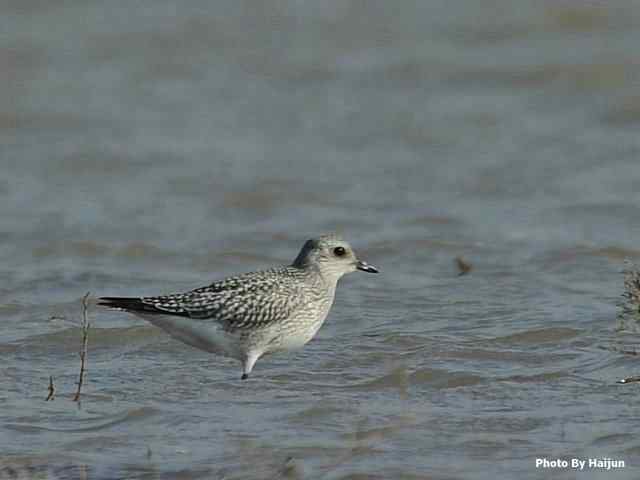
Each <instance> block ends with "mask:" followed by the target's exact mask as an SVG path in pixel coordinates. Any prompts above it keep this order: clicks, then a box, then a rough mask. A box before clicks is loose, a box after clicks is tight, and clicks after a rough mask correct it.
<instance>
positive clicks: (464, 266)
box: [455, 257, 473, 277]
mask: <svg viewBox="0 0 640 480" xmlns="http://www.w3.org/2000/svg"><path fill="white" fill-rule="evenodd" d="M455 261H456V265H457V267H458V276H459V277H460V276H462V275H466V274H467V273H469V272H470V271H471V270H473V265H471V264H470V263H469V262H467V261H466V260H465V259H464V258H462V257H456V258H455Z"/></svg>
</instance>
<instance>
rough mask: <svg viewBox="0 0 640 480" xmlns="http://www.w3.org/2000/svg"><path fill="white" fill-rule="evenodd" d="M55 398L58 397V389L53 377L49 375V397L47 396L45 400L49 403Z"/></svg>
mask: <svg viewBox="0 0 640 480" xmlns="http://www.w3.org/2000/svg"><path fill="white" fill-rule="evenodd" d="M55 396H56V387H55V385H54V384H53V376H52V375H49V395H47V398H46V399H45V401H46V402H48V401H49V400H53V399H54V397H55Z"/></svg>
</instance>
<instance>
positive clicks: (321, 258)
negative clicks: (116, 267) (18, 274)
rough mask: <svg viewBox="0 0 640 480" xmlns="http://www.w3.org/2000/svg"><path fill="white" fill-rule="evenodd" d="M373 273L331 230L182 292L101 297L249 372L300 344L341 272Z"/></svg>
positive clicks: (323, 311) (316, 324) (318, 321)
mask: <svg viewBox="0 0 640 480" xmlns="http://www.w3.org/2000/svg"><path fill="white" fill-rule="evenodd" d="M356 270H360V271H363V272H370V273H378V270H377V269H376V268H375V267H373V266H371V265H369V264H368V263H366V262H364V261H361V260H358V258H357V257H356V255H355V253H354V252H353V249H352V248H351V246H350V245H349V244H348V243H347V242H346V241H344V240H343V239H342V238H340V237H339V236H337V235H333V234H331V235H322V236H320V237H318V238H315V239H311V240H308V241H307V242H306V243H305V244H304V246H303V247H302V250H300V253H299V254H298V256H297V257H296V259H295V260H294V261H293V263H292V264H291V265H287V266H280V267H274V268H270V269H268V270H262V271H257V272H251V273H245V274H242V275H238V276H234V277H229V278H225V279H223V280H219V281H216V282H213V283H212V284H211V285H208V286H206V287H202V288H198V289H196V290H191V291H189V292H186V293H176V294H172V295H161V296H158V297H103V298H101V299H100V302H99V305H104V306H107V307H111V308H115V309H119V310H124V311H127V312H130V313H133V314H136V315H138V316H140V317H142V318H144V319H145V320H147V321H149V322H150V323H152V324H153V325H156V326H158V327H160V328H162V329H163V330H164V331H166V332H167V333H168V334H169V335H171V336H172V337H174V338H176V339H178V340H180V341H182V342H184V343H187V344H189V345H191V346H194V347H196V348H199V349H201V350H205V351H207V352H212V353H216V354H219V355H224V356H228V357H231V358H235V359H238V360H240V361H241V362H242V377H241V378H242V379H246V378H248V377H249V374H250V373H251V370H252V369H253V366H254V365H255V363H256V361H257V360H258V359H259V358H260V357H261V356H263V355H265V354H268V353H274V352H278V351H286V350H292V349H296V348H300V347H302V346H303V345H304V344H306V343H307V342H308V341H309V340H311V339H312V338H313V337H314V335H315V334H316V332H317V331H318V329H319V328H320V327H321V326H322V324H323V323H324V320H325V318H326V317H327V314H328V313H329V309H330V308H331V305H332V304H333V298H334V294H335V290H336V285H337V283H338V280H339V279H340V277H342V276H343V275H344V274H345V273H350V272H354V271H356Z"/></svg>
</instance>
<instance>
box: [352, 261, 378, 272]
mask: <svg viewBox="0 0 640 480" xmlns="http://www.w3.org/2000/svg"><path fill="white" fill-rule="evenodd" d="M356 268H357V269H358V270H362V271H363V272H367V273H378V269H377V268H376V267H374V266H373V265H369V264H368V263H367V262H363V261H362V260H358V262H357V263H356Z"/></svg>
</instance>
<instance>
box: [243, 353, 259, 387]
mask: <svg viewBox="0 0 640 480" xmlns="http://www.w3.org/2000/svg"><path fill="white" fill-rule="evenodd" d="M258 358H260V353H258V352H247V356H246V357H245V358H244V360H243V362H242V377H240V378H241V379H242V380H246V379H247V378H249V374H250V373H251V370H253V365H254V364H255V363H256V361H257V360H258Z"/></svg>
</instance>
